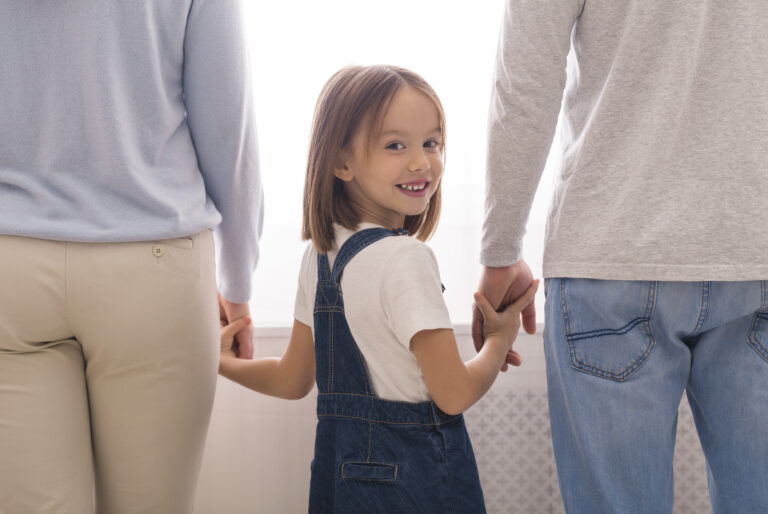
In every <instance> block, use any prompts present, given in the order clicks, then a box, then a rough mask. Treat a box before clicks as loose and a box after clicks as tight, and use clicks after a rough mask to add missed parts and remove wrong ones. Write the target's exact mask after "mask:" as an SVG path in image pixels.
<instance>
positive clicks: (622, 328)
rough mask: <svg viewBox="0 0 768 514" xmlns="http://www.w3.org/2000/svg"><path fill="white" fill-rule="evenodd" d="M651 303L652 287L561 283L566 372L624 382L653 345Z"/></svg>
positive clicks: (579, 281) (626, 283) (652, 284)
mask: <svg viewBox="0 0 768 514" xmlns="http://www.w3.org/2000/svg"><path fill="white" fill-rule="evenodd" d="M655 301H656V283H655V282H644V281H619V280H592V279H572V278H567V279H562V281H561V288H560V305H561V307H562V311H563V318H564V322H565V338H566V340H567V342H568V350H569V353H570V359H571V366H572V367H573V368H575V369H577V370H579V371H582V372H584V373H589V374H591V375H595V376H598V377H601V378H605V379H608V380H614V381H616V382H623V381H625V380H627V379H628V378H629V377H630V376H632V374H634V373H635V372H636V371H637V370H638V369H639V368H640V367H641V366H642V365H643V363H644V362H645V361H646V360H647V359H648V357H649V356H650V354H651V350H652V349H653V347H654V345H655V343H656V341H655V340H654V338H653V334H652V333H651V323H650V321H651V317H652V316H653V310H654V307H655Z"/></svg>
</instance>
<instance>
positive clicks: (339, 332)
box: [314, 228, 406, 396]
mask: <svg viewBox="0 0 768 514" xmlns="http://www.w3.org/2000/svg"><path fill="white" fill-rule="evenodd" d="M401 233H406V232H405V231H402V232H396V231H393V230H387V229H385V228H371V229H365V230H361V231H360V232H357V233H355V234H353V235H352V237H350V238H349V239H348V240H347V241H346V242H345V243H344V244H343V245H342V246H341V248H340V249H339V254H338V255H337V257H336V261H335V263H334V266H333V272H329V270H328V257H327V256H326V255H325V254H318V256H317V291H316V292H315V309H314V318H315V319H314V325H315V332H314V336H315V378H316V380H317V389H318V392H319V393H334V394H338V393H342V394H356V395H365V396H369V395H372V394H373V389H372V388H371V385H370V380H369V377H368V369H367V367H366V364H365V359H364V358H363V355H362V354H361V353H360V349H359V348H358V347H357V343H355V340H354V338H353V337H352V333H351V332H350V330H349V324H348V323H347V318H346V315H345V313H344V299H343V295H342V293H341V284H340V280H341V274H342V272H343V270H344V267H345V266H346V265H347V264H348V263H349V261H351V260H352V258H353V257H354V256H355V255H357V253H358V252H360V250H362V249H363V248H365V247H366V246H368V245H370V244H372V243H374V242H376V241H378V240H380V239H382V238H384V237H388V236H396V235H400V234H401Z"/></svg>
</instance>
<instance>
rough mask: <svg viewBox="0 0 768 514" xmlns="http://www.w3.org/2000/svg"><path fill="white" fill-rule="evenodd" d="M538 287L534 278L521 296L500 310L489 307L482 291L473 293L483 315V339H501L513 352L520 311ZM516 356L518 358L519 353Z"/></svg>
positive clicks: (529, 301)
mask: <svg viewBox="0 0 768 514" xmlns="http://www.w3.org/2000/svg"><path fill="white" fill-rule="evenodd" d="M538 288H539V281H538V280H534V281H533V284H531V287H529V288H528V290H527V291H526V292H525V293H523V294H522V296H520V297H519V298H518V299H517V300H515V302H514V303H512V304H510V305H508V306H507V307H506V308H505V309H504V310H502V311H501V312H496V311H495V310H494V309H493V307H491V304H490V302H489V301H488V299H487V298H486V297H485V295H484V294H483V293H481V292H477V293H475V304H476V305H477V308H478V309H480V312H481V313H482V315H483V333H482V336H483V341H485V340H486V339H490V338H492V337H495V338H499V339H500V340H501V341H503V343H504V345H505V347H506V348H507V351H511V352H513V353H515V352H514V350H512V344H513V343H514V342H515V339H516V338H517V333H518V332H519V331H520V313H521V312H522V311H523V310H524V309H525V308H526V307H528V305H529V304H530V303H531V302H532V301H533V298H534V297H535V296H536V291H537V290H538ZM517 357H518V359H519V355H518V356H517Z"/></svg>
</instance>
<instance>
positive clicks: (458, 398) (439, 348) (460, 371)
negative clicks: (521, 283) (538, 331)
mask: <svg viewBox="0 0 768 514" xmlns="http://www.w3.org/2000/svg"><path fill="white" fill-rule="evenodd" d="M537 288H538V281H534V283H533V285H532V286H531V287H530V288H529V289H528V290H527V291H526V292H525V293H524V294H523V296H521V297H520V298H518V299H517V301H515V303H513V304H512V305H510V306H508V307H507V308H506V309H505V310H503V311H502V312H496V311H494V310H493V307H491V305H490V304H489V303H488V300H487V299H486V298H485V296H483V294H482V293H477V294H475V301H476V303H477V306H478V307H479V308H480V311H481V312H482V313H483V317H484V319H485V323H484V335H485V339H484V341H485V342H484V344H483V347H482V348H481V349H480V352H479V353H478V354H477V356H476V357H474V358H472V359H470V360H468V361H467V362H462V360H461V357H460V356H459V349H458V346H457V345H456V338H455V337H454V335H453V330H450V329H437V330H422V331H421V332H418V333H417V334H416V335H414V336H413V338H411V351H412V352H413V353H414V354H415V355H416V360H417V361H418V363H419V368H421V373H422V375H423V376H424V382H425V383H426V385H427V388H428V389H429V393H430V394H431V395H432V399H433V400H434V402H435V403H436V404H437V406H438V407H440V410H442V411H443V412H445V413H446V414H459V413H461V412H464V411H465V410H467V409H468V408H469V407H471V406H472V405H473V404H474V403H475V402H476V401H477V400H479V399H480V398H481V397H482V396H483V395H484V394H485V393H486V391H488V389H489V388H490V387H491V385H492V384H493V381H494V380H495V379H496V375H498V373H499V370H500V369H501V367H502V366H503V365H504V363H505V360H506V356H507V353H508V352H509V351H510V350H511V349H512V343H513V342H514V341H515V338H516V337H517V332H518V331H519V330H520V313H521V311H522V310H523V309H524V308H525V307H526V306H528V304H530V303H531V302H532V301H533V297H534V295H535V294H536V289H537Z"/></svg>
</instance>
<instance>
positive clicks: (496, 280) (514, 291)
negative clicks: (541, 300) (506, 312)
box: [472, 260, 536, 371]
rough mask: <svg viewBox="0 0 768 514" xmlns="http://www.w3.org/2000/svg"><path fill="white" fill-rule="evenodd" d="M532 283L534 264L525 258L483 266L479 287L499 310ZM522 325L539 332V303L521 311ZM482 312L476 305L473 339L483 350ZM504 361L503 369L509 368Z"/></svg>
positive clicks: (510, 361)
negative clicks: (537, 315)
mask: <svg viewBox="0 0 768 514" xmlns="http://www.w3.org/2000/svg"><path fill="white" fill-rule="evenodd" d="M532 283H533V274H532V273H531V268H529V267H528V264H527V263H526V262H525V261H524V260H520V261H518V262H516V263H515V264H512V265H511V266H506V267H503V268H489V267H484V268H483V273H482V275H481V277H480V285H479V286H478V288H477V289H478V291H481V292H482V293H483V294H485V296H486V298H488V302H489V303H490V304H491V306H493V307H494V309H497V310H500V309H503V308H504V307H505V306H507V305H509V304H510V303H512V302H514V301H515V300H516V299H517V298H519V297H520V295H521V294H523V292H525V290H526V289H528V288H529V287H530V286H531V284H532ZM522 324H523V329H524V330H525V331H526V332H528V333H529V334H535V333H536V306H535V304H534V303H533V302H531V303H530V304H529V305H528V306H527V307H526V308H525V309H523V312H522ZM482 328H483V316H482V314H481V312H480V310H479V309H478V308H477V306H475V307H474V308H473V309H472V340H473V342H474V344H475V349H476V350H477V351H480V348H482V346H483V337H482ZM514 360H517V359H514V358H513V356H512V355H510V359H508V360H507V362H508V363H509V364H514V365H519V363H518V364H515V362H513V361H514ZM506 369H507V365H506V364H505V365H504V367H503V368H502V371H506Z"/></svg>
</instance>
